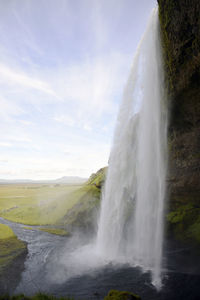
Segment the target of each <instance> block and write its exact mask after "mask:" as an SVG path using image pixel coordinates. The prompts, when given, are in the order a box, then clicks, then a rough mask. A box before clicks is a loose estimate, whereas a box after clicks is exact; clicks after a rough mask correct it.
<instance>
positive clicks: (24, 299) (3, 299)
mask: <svg viewBox="0 0 200 300" xmlns="http://www.w3.org/2000/svg"><path fill="white" fill-rule="evenodd" d="M0 300H73V298H71V297H59V298H58V297H55V296H52V295H46V294H42V293H39V294H36V295H34V296H32V297H28V296H25V295H23V294H22V295H14V296H9V295H4V296H0Z"/></svg>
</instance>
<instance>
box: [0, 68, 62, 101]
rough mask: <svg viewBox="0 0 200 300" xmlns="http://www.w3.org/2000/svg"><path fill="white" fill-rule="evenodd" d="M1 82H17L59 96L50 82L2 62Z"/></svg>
mask: <svg viewBox="0 0 200 300" xmlns="http://www.w3.org/2000/svg"><path fill="white" fill-rule="evenodd" d="M0 82H1V83H4V84H9V85H12V84H17V85H20V86H23V87H25V88H31V89H35V90H39V91H41V92H43V93H45V94H48V95H50V96H53V97H56V98H58V96H57V95H56V93H55V92H54V91H53V90H52V88H51V87H50V86H49V84H48V83H46V82H44V81H42V80H40V79H37V78H34V77H33V76H31V75H30V74H26V73H25V72H23V71H22V70H14V69H11V68H9V67H8V66H6V65H4V64H0Z"/></svg>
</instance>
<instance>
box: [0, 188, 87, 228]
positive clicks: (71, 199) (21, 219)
mask: <svg viewBox="0 0 200 300" xmlns="http://www.w3.org/2000/svg"><path fill="white" fill-rule="evenodd" d="M83 193H84V191H83V189H81V186H80V185H64V184H63V185H58V184H52V185H48V184H1V185H0V217H3V218H5V219H7V220H10V221H13V222H18V223H22V224H25V225H54V224H56V223H57V222H58V221H59V220H60V219H61V218H62V217H63V216H64V215H65V214H66V212H67V211H68V210H69V209H70V208H72V207H73V206H74V205H75V204H76V203H77V201H78V200H79V199H80V197H81V195H82V194H83Z"/></svg>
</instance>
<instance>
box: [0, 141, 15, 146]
mask: <svg viewBox="0 0 200 300" xmlns="http://www.w3.org/2000/svg"><path fill="white" fill-rule="evenodd" d="M12 146H13V145H12V144H11V143H7V142H0V147H12Z"/></svg>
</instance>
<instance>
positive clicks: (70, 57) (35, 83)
mask: <svg viewBox="0 0 200 300" xmlns="http://www.w3.org/2000/svg"><path fill="white" fill-rule="evenodd" d="M155 6H156V0H140V1H138V0H6V1H5V0H0V40H1V43H0V105H1V110H0V128H1V131H0V170H1V171H0V178H8V179H17V178H32V179H53V178H57V177H61V176H82V177H88V176H90V174H91V173H93V172H95V171H97V170H98V169H99V168H101V167H104V166H105V165H107V163H108V158H109V153H110V149H111V145H112V137H113V131H114V125H115V120H116V117H117V112H118V109H119V105H120V101H121V98H122V93H123V88H124V85H125V83H126V80H127V78H128V74H129V71H130V68H131V64H132V61H133V57H134V53H135V51H136V47H137V45H138V43H139V41H140V39H141V37H142V34H143V33H144V30H145V26H146V23H147V20H148V17H149V15H150V12H151V10H152V9H153V7H155Z"/></svg>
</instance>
